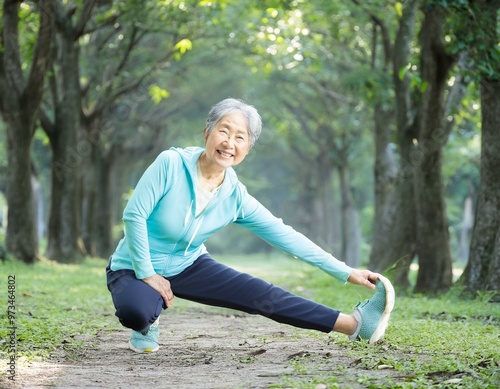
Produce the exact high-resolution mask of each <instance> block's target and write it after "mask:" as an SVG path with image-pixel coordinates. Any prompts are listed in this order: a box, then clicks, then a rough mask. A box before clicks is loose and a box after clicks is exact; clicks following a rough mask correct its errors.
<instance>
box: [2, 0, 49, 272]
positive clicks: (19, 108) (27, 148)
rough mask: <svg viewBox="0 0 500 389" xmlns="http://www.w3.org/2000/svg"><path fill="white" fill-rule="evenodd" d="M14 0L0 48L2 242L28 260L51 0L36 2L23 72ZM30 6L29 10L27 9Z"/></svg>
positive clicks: (33, 240) (8, 5) (8, 2)
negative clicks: (4, 156)
mask: <svg viewBox="0 0 500 389" xmlns="http://www.w3.org/2000/svg"><path fill="white" fill-rule="evenodd" d="M21 3H22V2H21V1H20V0H4V2H3V26H2V47H1V49H2V50H1V51H0V107H1V112H2V116H3V119H4V121H5V123H6V127H7V152H8V169H7V203H8V209H9V210H8V225H7V239H6V240H7V242H6V243H7V248H8V250H10V251H11V252H12V253H13V254H14V255H15V256H16V257H17V258H19V259H21V260H22V261H24V262H27V263H33V262H34V261H35V260H36V258H37V256H38V242H37V237H36V228H35V224H34V212H33V206H32V204H33V199H32V197H33V195H32V187H31V168H32V167H31V142H32V138H33V133H34V129H35V121H36V119H37V115H38V110H39V105H40V101H41V99H42V94H43V85H44V80H45V75H46V71H47V68H48V64H49V55H50V51H51V50H50V47H51V43H52V36H53V34H54V21H55V0H47V1H40V2H38V3H37V7H38V14H39V27H38V32H37V38H36V45H35V49H34V52H33V56H32V58H31V63H30V66H29V73H28V74H27V77H26V75H25V73H24V71H23V68H24V67H23V64H26V61H27V60H26V58H21V50H20V43H19V42H20V39H19V25H20V17H19V14H20V6H21ZM29 12H30V13H31V12H32V11H31V10H30V11H29Z"/></svg>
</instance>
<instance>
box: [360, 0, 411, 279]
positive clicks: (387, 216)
mask: <svg viewBox="0 0 500 389" xmlns="http://www.w3.org/2000/svg"><path fill="white" fill-rule="evenodd" d="M417 5H418V1H417V0H409V1H408V2H405V4H404V9H403V15H402V17H401V19H400V24H399V29H398V33H397V35H396V40H395V43H394V48H393V69H392V73H393V83H394V92H395V105H396V124H397V142H398V148H399V160H400V165H399V169H398V171H397V176H396V178H395V182H394V188H393V190H392V192H391V193H390V195H389V198H388V200H387V201H386V205H385V206H384V208H383V211H382V215H379V216H378V217H377V224H376V225H374V229H375V230H376V231H377V233H376V234H374V241H373V243H372V250H371V253H370V262H369V267H370V268H371V269H373V270H375V271H379V272H383V271H387V270H389V269H390V268H391V267H393V269H392V270H391V278H392V279H393V281H394V283H395V284H397V285H401V286H405V287H406V286H408V285H409V282H408V272H409V266H410V263H411V261H412V259H413V257H414V255H415V246H416V236H415V235H416V234H415V202H414V187H413V174H414V168H413V166H412V164H411V161H410V150H411V147H412V144H413V143H412V142H413V139H414V138H415V127H416V123H415V121H414V118H413V116H412V113H411V112H412V102H411V89H410V80H409V77H408V75H406V74H405V75H403V76H402V77H400V71H401V69H402V68H403V67H404V66H406V65H407V64H408V62H409V58H410V48H411V42H412V39H413V34H414V25H415V15H416V11H417Z"/></svg>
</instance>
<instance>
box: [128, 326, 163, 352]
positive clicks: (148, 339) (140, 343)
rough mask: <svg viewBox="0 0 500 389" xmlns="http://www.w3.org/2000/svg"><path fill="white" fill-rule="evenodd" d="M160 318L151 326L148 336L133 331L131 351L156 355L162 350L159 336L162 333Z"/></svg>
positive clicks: (130, 344)
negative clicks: (155, 353) (156, 352)
mask: <svg viewBox="0 0 500 389" xmlns="http://www.w3.org/2000/svg"><path fill="white" fill-rule="evenodd" d="M159 327H160V318H158V319H156V321H155V322H154V323H153V324H151V325H150V326H149V330H148V332H147V334H146V335H143V334H142V333H141V332H138V331H132V334H131V335H130V341H129V342H128V345H129V347H130V349H131V350H133V351H135V352H136V353H154V352H155V351H158V349H159V348H160V346H159V344H158V336H159V332H160V328H159Z"/></svg>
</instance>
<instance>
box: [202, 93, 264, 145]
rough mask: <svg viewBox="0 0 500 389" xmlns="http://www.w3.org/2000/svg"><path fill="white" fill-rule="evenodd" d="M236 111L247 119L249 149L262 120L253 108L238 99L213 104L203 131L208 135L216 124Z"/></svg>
mask: <svg viewBox="0 0 500 389" xmlns="http://www.w3.org/2000/svg"><path fill="white" fill-rule="evenodd" d="M234 111H238V112H241V113H242V114H243V115H245V117H246V119H247V127H248V133H249V135H250V147H253V146H254V145H255V142H257V139H258V138H259V136H260V133H261V131H262V119H261V117H260V115H259V113H258V112H257V110H256V109H255V107H253V106H251V105H249V104H246V103H245V102H243V101H242V100H238V99H231V98H229V99H225V100H222V101H220V102H218V103H217V104H215V105H214V106H213V107H212V108H211V109H210V112H209V113H208V116H207V120H206V121H205V131H206V134H207V136H208V135H210V133H211V132H212V130H213V129H214V127H215V126H216V124H217V123H218V122H219V121H220V120H221V119H222V118H223V117H224V116H226V115H228V114H230V113H231V112H234Z"/></svg>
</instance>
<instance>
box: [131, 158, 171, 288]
mask: <svg viewBox="0 0 500 389" xmlns="http://www.w3.org/2000/svg"><path fill="white" fill-rule="evenodd" d="M171 160H172V152H171V151H170V152H169V151H164V152H162V153H161V154H160V155H159V156H158V157H157V158H156V160H155V161H154V162H153V163H152V164H151V165H150V166H149V167H148V168H147V169H146V171H145V172H144V174H143V175H142V177H141V178H140V180H139V182H138V183H137V185H136V187H135V189H134V191H133V193H132V195H131V196H130V199H129V201H128V203H127V205H126V206H125V210H124V211H123V223H124V225H125V237H126V240H127V244H128V250H129V253H130V258H131V260H132V266H133V268H134V271H135V274H136V277H137V278H138V279H143V278H146V277H150V276H152V275H154V274H155V270H154V268H153V265H152V263H151V254H150V251H149V240H148V228H147V220H148V218H149V215H151V213H152V212H153V210H154V208H155V207H156V205H157V204H158V201H160V199H161V198H162V197H163V196H164V194H165V193H166V191H167V190H168V187H169V185H172V182H171V181H172V178H171V176H170V178H169V170H171V162H172V161H171Z"/></svg>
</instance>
